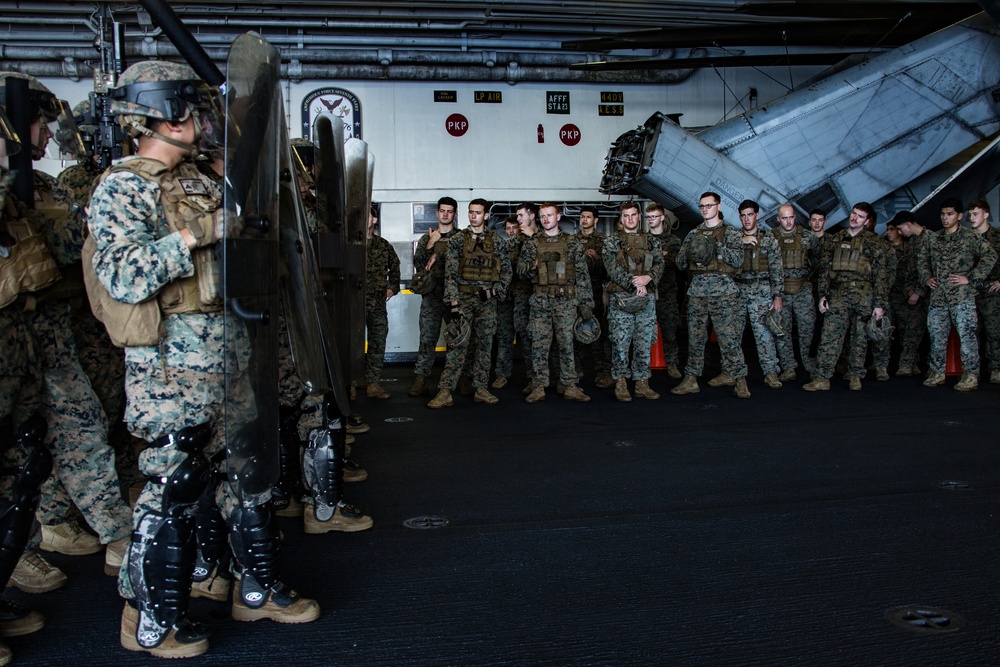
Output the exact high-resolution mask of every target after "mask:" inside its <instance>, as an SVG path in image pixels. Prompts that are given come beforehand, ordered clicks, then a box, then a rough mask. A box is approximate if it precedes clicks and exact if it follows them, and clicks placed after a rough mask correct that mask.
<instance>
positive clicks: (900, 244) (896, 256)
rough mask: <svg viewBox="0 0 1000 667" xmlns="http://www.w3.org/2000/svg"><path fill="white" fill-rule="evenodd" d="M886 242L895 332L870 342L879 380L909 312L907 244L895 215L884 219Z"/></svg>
mask: <svg viewBox="0 0 1000 667" xmlns="http://www.w3.org/2000/svg"><path fill="white" fill-rule="evenodd" d="M885 242H886V244H887V245H888V248H889V250H891V252H892V259H893V261H892V262H891V263H892V264H893V266H894V269H893V271H892V273H893V281H892V284H891V285H890V287H889V321H890V323H891V325H892V327H893V328H894V332H893V336H892V338H886V339H885V340H883V341H878V342H874V343H872V365H873V366H874V367H875V379H876V380H880V381H885V380H888V379H889V360H890V357H891V354H892V341H893V339H895V340H899V339H901V338H902V337H903V336H905V335H906V329H907V327H908V325H909V322H908V318H909V315H910V309H909V305H908V304H907V296H906V269H907V264H908V263H909V260H910V246H909V244H908V243H907V242H906V239H905V238H904V237H903V235H902V233H901V232H900V231H899V224H898V223H897V219H896V218H893V219H892V220H890V221H889V222H888V223H886V227H885Z"/></svg>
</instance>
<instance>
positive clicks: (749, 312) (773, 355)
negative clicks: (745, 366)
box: [736, 280, 779, 374]
mask: <svg viewBox="0 0 1000 667" xmlns="http://www.w3.org/2000/svg"><path fill="white" fill-rule="evenodd" d="M736 286H737V287H739V290H740V299H741V301H742V303H741V308H740V337H741V338H742V332H743V331H745V330H746V325H747V319H748V318H749V320H750V331H752V332H753V338H754V341H755V342H756V343H757V358H758V359H759V360H760V367H761V369H763V371H764V373H765V374H766V373H778V372H779V370H778V350H777V346H776V344H775V340H774V334H773V333H771V330H770V329H768V328H767V325H766V324H765V323H764V316H765V315H767V311H768V309H769V308H770V307H771V302H772V301H773V298H772V297H771V286H770V285H769V284H768V282H767V280H754V281H752V282H746V283H745V282H739V281H737V282H736Z"/></svg>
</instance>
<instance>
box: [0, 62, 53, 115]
mask: <svg viewBox="0 0 1000 667" xmlns="http://www.w3.org/2000/svg"><path fill="white" fill-rule="evenodd" d="M7 79H25V80H27V82H28V101H29V102H30V104H31V116H32V118H37V117H38V116H39V115H40V116H42V117H43V118H44V119H45V121H46V122H51V121H53V120H55V119H56V118H58V117H59V111H60V107H59V104H58V102H59V101H58V100H57V99H56V96H55V95H53V94H52V91H51V90H49V89H48V88H47V87H46V86H45V84H43V83H42V82H41V81H39V80H38V79H36V78H35V77H33V76H31V75H29V74H22V73H20V72H0V106H3V107H4V108H5V109H6V107H7Z"/></svg>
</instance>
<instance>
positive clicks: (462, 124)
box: [444, 113, 469, 137]
mask: <svg viewBox="0 0 1000 667" xmlns="http://www.w3.org/2000/svg"><path fill="white" fill-rule="evenodd" d="M444 129H446V130H447V131H448V134H450V135H451V136H453V137H460V136H462V135H463V134H465V133H466V132H467V131H468V130H469V119H468V118H466V117H465V116H463V115H462V114H460V113H453V114H452V115H450V116H448V118H447V119H445V121H444Z"/></svg>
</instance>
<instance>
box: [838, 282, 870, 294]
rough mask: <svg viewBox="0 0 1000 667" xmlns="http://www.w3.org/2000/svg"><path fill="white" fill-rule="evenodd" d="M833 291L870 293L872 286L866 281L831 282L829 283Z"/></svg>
mask: <svg viewBox="0 0 1000 667" xmlns="http://www.w3.org/2000/svg"><path fill="white" fill-rule="evenodd" d="M831 284H832V285H833V289H835V290H855V289H856V290H861V291H862V292H869V291H871V288H872V284H871V282H870V281H868V280H840V281H837V280H835V281H833V282H832V283H831Z"/></svg>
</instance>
